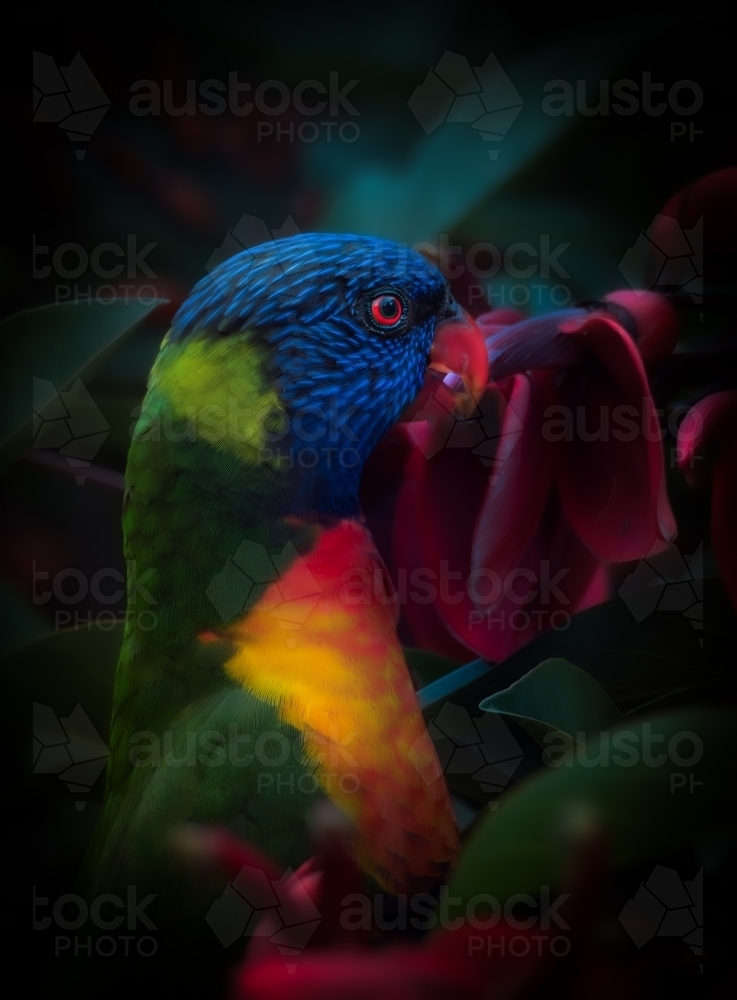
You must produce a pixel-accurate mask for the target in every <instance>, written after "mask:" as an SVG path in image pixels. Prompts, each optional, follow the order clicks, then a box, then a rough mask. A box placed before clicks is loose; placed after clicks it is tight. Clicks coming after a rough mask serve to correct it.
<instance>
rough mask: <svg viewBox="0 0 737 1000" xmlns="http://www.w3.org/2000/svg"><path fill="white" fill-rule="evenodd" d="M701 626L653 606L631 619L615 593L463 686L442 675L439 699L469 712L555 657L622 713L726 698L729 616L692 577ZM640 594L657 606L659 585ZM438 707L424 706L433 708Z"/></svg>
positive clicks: (725, 603) (718, 598)
mask: <svg viewBox="0 0 737 1000" xmlns="http://www.w3.org/2000/svg"><path fill="white" fill-rule="evenodd" d="M694 586H695V587H696V588H697V589H698V593H699V596H700V597H702V599H703V607H704V612H705V618H706V622H707V624H708V628H706V629H704V630H697V629H695V628H694V626H693V624H692V621H691V619H690V618H688V617H686V616H685V615H684V614H682V613H680V612H675V611H674V612H670V611H654V612H653V613H651V614H649V615H647V616H645V617H644V618H642V620H640V621H637V619H636V618H635V616H634V615H633V614H632V612H631V611H630V610H629V609H628V607H627V605H626V604H625V602H624V601H623V600H622V599H621V598H615V599H614V600H612V601H607V602H605V603H603V604H598V605H597V606H596V607H593V608H589V609H588V610H587V611H582V612H580V613H579V614H577V615H574V616H573V617H572V618H571V620H570V623H569V625H568V628H566V629H562V630H561V631H557V632H556V631H549V632H543V633H541V634H540V635H539V636H538V637H537V638H536V639H533V641H532V642H530V643H528V644H527V645H526V646H523V647H522V648H521V649H519V650H517V652H516V653H513V654H512V655H511V656H509V657H507V659H506V660H503V661H502V662H501V663H497V664H495V665H493V666H491V668H490V669H489V670H488V671H486V672H484V673H482V675H481V676H480V677H478V678H476V679H474V680H471V681H470V683H469V682H468V679H467V678H466V677H465V675H463V674H462V673H461V672H460V671H457V672H456V673H457V677H458V683H457V684H453V676H452V675H448V676H447V677H446V679H445V680H446V687H445V691H444V697H446V698H447V699H448V700H451V701H452V702H453V703H454V704H456V705H463V706H464V707H465V708H467V709H468V710H469V711H471V712H473V711H474V710H475V709H476V708H477V706H478V704H479V702H480V701H482V700H483V699H485V698H488V697H489V696H491V695H493V694H496V693H498V692H500V691H503V690H505V689H506V688H508V687H509V686H510V685H511V684H513V683H514V682H515V681H518V680H519V679H520V678H522V677H524V675H525V674H527V673H528V672H529V671H530V670H533V669H534V668H535V667H537V666H538V664H540V663H542V662H543V661H545V660H548V659H551V658H558V657H562V658H564V659H566V660H568V661H569V662H571V663H575V664H576V666H578V667H579V668H580V669H581V670H583V671H585V672H586V673H587V674H588V675H589V676H590V677H592V678H594V680H596V681H597V682H598V683H599V684H600V685H601V687H602V688H603V689H604V691H606V693H607V694H608V696H609V697H610V698H611V700H612V701H613V702H614V704H615V705H616V706H617V708H618V709H619V710H620V711H621V712H622V713H623V714H624V715H626V714H628V713H629V712H635V711H641V710H642V709H643V708H645V707H647V706H648V705H652V706H655V705H657V706H658V707H663V706H664V705H665V704H674V705H675V704H684V703H688V702H693V701H694V700H695V699H696V700H697V699H701V700H704V699H705V698H710V699H712V700H717V699H722V698H731V697H733V695H734V693H733V690H732V691H731V692H730V688H732V689H733V687H734V676H735V675H734V668H733V666H732V662H733V659H734V649H733V647H734V636H735V634H736V633H737V614H735V610H734V608H733V607H732V605H731V603H730V601H729V598H728V597H727V594H726V591H725V590H724V585H723V584H722V582H721V580H716V579H708V580H696V581H694ZM652 589H653V595H652V596H653V601H654V603H653V602H652V601H649V599H648V598H647V588H646V589H645V590H643V591H642V592H641V593H642V595H643V598H644V599H645V600H646V603H648V604H649V605H650V604H651V605H652V606H653V607H654V606H655V604H657V599H658V597H659V596H660V593H661V589H659V588H657V587H656V588H652ZM438 707H439V706H438V705H437V704H434V705H433V706H432V708H433V711H437V709H438Z"/></svg>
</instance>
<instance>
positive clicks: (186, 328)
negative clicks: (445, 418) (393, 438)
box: [93, 235, 488, 894]
mask: <svg viewBox="0 0 737 1000" xmlns="http://www.w3.org/2000/svg"><path fill="white" fill-rule="evenodd" d="M429 364H432V365H434V366H435V367H438V368H440V369H441V370H444V371H451V370H452V371H455V372H456V373H457V374H460V375H461V376H463V378H464V379H465V380H466V382H467V383H468V385H469V388H470V389H471V391H472V392H478V391H480V390H481V389H482V388H483V386H484V385H485V383H486V376H487V373H488V369H487V360H486V349H485V346H484V342H483V339H482V337H481V335H480V333H479V331H478V329H477V328H476V327H475V325H474V324H473V322H472V321H470V320H469V319H468V318H467V317H465V315H464V314H463V313H462V311H461V310H460V309H459V308H458V306H457V305H456V303H455V302H454V300H453V299H452V297H451V295H450V293H449V291H448V288H447V285H446V282H445V279H444V278H443V276H442V275H441V274H440V272H439V271H438V270H437V269H436V268H435V267H434V266H433V265H432V264H431V263H429V262H428V261H427V260H426V259H424V258H423V257H422V256H420V255H418V254H416V253H414V252H412V251H409V250H407V249H405V248H403V247H400V246H399V245H396V244H393V243H389V242H385V241H381V240H377V239H373V238H366V237H355V236H333V235H302V236H295V237H292V238H289V239H285V240H280V241H276V242H274V243H270V244H265V245H263V246H259V247H256V248H253V249H250V250H247V251H245V252H243V253H240V254H238V255H237V256H235V257H232V258H231V259H229V260H227V261H226V262H225V263H224V264H222V265H221V266H220V267H219V268H217V269H216V270H215V271H213V273H212V274H211V275H210V276H209V277H207V278H206V279H204V280H203V281H201V282H200V283H199V284H198V285H197V286H196V287H195V288H194V290H193V291H192V293H191V295H190V296H189V298H188V299H187V300H186V302H185V303H184V304H183V305H182V307H181V308H180V309H179V311H178V313H177V314H176V316H175V317H174V320H173V323H172V327H171V330H170V331H169V333H168V334H167V336H166V338H165V340H164V342H163V344H162V347H161V351H160V353H159V356H158V358H157V360H156V363H155V365H154V367H153V370H152V372H151V376H150V381H149V386H148V393H147V396H146V399H145V402H144V405H143V408H142V412H141V416H140V419H139V420H138V423H137V425H136V428H135V432H134V436H133V441H132V446H131V449H130V455H129V460H128V468H127V477H126V493H125V500H124V513H123V526H124V536H125V552H126V558H127V559H128V560H129V561H130V565H131V566H132V567H133V568H134V570H135V572H134V573H132V574H131V580H130V581H129V613H128V622H127V626H126V632H125V638H124V642H123V648H122V652H121V655H120V661H119V665H118V669H117V675H116V681H115V696H114V710H113V719H112V733H111V760H110V764H109V770H108V774H107V788H106V801H105V806H104V813H103V818H102V822H101V825H100V829H99V831H98V837H97V841H96V854H95V860H94V866H93V867H94V870H95V878H96V882H97V884H98V886H100V887H105V886H112V885H113V884H114V883H116V882H117V883H118V884H133V883H135V884H137V885H139V886H140V885H145V886H147V887H151V886H153V887H154V888H156V889H157V891H161V892H164V891H165V890H164V888H163V886H162V885H157V884H156V875H155V874H154V875H152V872H154V873H155V872H157V871H160V872H163V871H164V870H165V868H166V858H167V853H168V851H169V848H168V846H167V844H168V841H167V836H168V834H169V833H170V831H171V830H173V829H175V828H176V827H177V826H179V825H181V824H184V823H187V822H188V821H197V822H201V823H208V824H226V825H228V826H230V827H231V828H232V829H233V830H234V831H235V832H237V833H238V834H239V835H240V836H242V837H243V838H244V839H246V840H248V841H249V842H251V843H252V844H255V845H256V846H260V847H261V848H263V849H265V850H268V853H269V854H270V855H271V856H273V857H276V858H278V859H279V860H280V861H281V862H282V863H284V864H285V865H290V866H296V865H297V864H299V863H300V862H301V861H303V860H304V859H305V857H306V856H307V855H308V853H309V838H308V834H307V829H306V819H305V817H306V816H307V815H308V814H309V812H310V806H311V804H313V803H314V802H315V801H316V800H318V799H320V798H327V799H329V800H331V801H332V802H333V803H334V804H335V805H336V806H337V807H338V808H339V809H340V810H341V811H342V812H343V813H344V814H345V816H346V817H347V818H348V819H349V820H350V822H351V824H352V825H353V827H354V829H355V838H356V839H355V845H356V852H357V856H358V858H359V861H360V864H361V865H362V867H363V869H364V871H365V872H366V873H367V874H368V875H369V876H371V878H372V879H373V880H374V881H375V883H377V884H378V885H379V886H380V887H381V888H382V890H384V891H385V892H388V893H391V894H397V893H400V892H406V891H422V890H424V889H426V888H428V887H431V886H432V885H434V884H436V883H437V881H438V880H439V879H440V878H441V877H442V876H443V873H444V872H445V871H446V870H447V868H448V866H449V865H450V863H451V862H452V860H453V858H454V855H455V853H456V850H457V847H458V834H457V829H456V824H455V821H454V817H453V813H452V810H451V807H450V803H449V799H448V793H447V789H446V786H445V783H444V780H443V777H442V773H441V770H440V767H439V765H438V761H437V758H436V755H435V751H434V748H433V745H432V743H431V741H430V739H429V737H428V734H427V731H426V729H425V726H424V723H423V719H422V715H421V712H420V709H419V707H418V703H417V700H416V697H415V693H414V689H413V686H412V683H411V678H410V674H409V671H408V668H407V664H406V662H405V659H404V656H403V653H402V649H401V646H400V645H399V642H398V639H397V635H396V632H395V625H396V618H395V605H394V604H393V602H392V599H391V596H390V588H391V584H390V583H388V579H387V577H386V573H385V571H384V568H383V564H382V562H381V559H380V557H379V556H378V554H377V551H376V549H375V548H374V545H373V543H372V540H371V536H370V534H369V532H368V530H367V529H366V527H365V525H364V523H363V520H362V515H361V510H360V506H359V501H358V488H359V481H360V478H361V472H362V468H363V465H364V462H365V460H366V458H367V456H368V455H369V453H370V452H371V450H372V448H373V447H374V445H375V444H376V443H377V441H378V440H379V439H380V438H381V437H382V435H383V434H384V433H385V431H386V430H387V429H388V428H389V426H390V425H391V424H392V423H394V422H395V421H396V420H397V419H398V418H399V416H400V415H401V414H402V413H403V412H404V411H405V409H406V408H407V406H408V405H409V404H410V403H411V402H412V401H413V399H414V398H415V397H416V396H417V394H418V392H419V391H420V389H421V387H422V385H423V379H424V377H425V371H426V368H427V367H428V365H429ZM144 580H145V586H144V585H143V583H142V581H144ZM142 593H143V594H144V595H145V598H144V599H145V601H146V602H147V603H145V604H143V605H142V603H141V602H142ZM144 612H145V613H144ZM161 878H162V880H163V876H161Z"/></svg>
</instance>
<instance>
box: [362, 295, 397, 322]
mask: <svg viewBox="0 0 737 1000" xmlns="http://www.w3.org/2000/svg"><path fill="white" fill-rule="evenodd" d="M403 312H404V306H403V303H402V300H401V299H400V298H399V296H398V295H386V294H385V295H377V296H376V298H375V299H372V301H371V303H370V313H371V318H372V320H373V322H374V324H375V325H377V326H383V327H387V328H388V327H396V326H398V325H399V322H400V320H401V319H402V314H403Z"/></svg>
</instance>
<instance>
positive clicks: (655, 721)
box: [450, 708, 737, 904]
mask: <svg viewBox="0 0 737 1000" xmlns="http://www.w3.org/2000/svg"><path fill="white" fill-rule="evenodd" d="M735 726H737V713H735V712H734V711H733V710H728V709H717V708H698V709H688V710H679V711H675V712H668V713H663V714H660V715H656V716H652V717H651V718H650V719H648V720H647V721H638V722H636V723H632V724H631V725H629V726H623V727H617V728H616V729H614V730H611V731H609V732H605V733H602V735H601V737H600V738H599V739H598V740H595V741H593V742H592V743H591V744H589V745H587V746H586V747H585V748H582V747H581V748H578V749H577V751H576V753H574V754H573V756H572V759H571V760H569V761H568V762H567V764H565V765H563V766H558V767H556V768H554V769H551V770H548V769H546V768H543V770H542V771H538V772H537V773H536V774H535V775H533V776H532V777H530V778H528V779H526V780H525V781H522V782H520V783H519V784H518V785H516V786H515V788H514V789H512V790H510V791H509V792H507V793H506V794H504V795H503V796H502V798H501V800H500V802H499V806H498V809H497V811H496V812H494V813H491V814H489V815H488V816H487V817H486V818H485V820H483V822H481V823H480V825H479V826H478V827H477V828H476V830H475V832H474V833H473V834H472V835H471V837H470V839H469V841H468V843H467V844H466V847H465V849H464V851H463V853H462V855H461V859H460V862H459V865H458V867H457V869H456V871H455V874H454V876H453V879H452V881H451V886H450V894H451V896H458V897H461V899H462V900H464V901H465V902H467V901H468V900H469V899H470V898H471V897H472V896H474V895H477V894H478V893H482V892H484V893H491V894H492V895H493V896H494V897H495V898H496V899H497V900H498V901H499V902H500V903H502V904H503V903H504V902H505V901H506V900H507V899H509V897H510V896H512V895H514V894H515V893H522V892H529V893H535V892H539V891H540V889H541V887H542V886H556V885H561V884H562V883H563V882H564V881H565V879H566V877H567V873H568V870H569V868H570V865H571V863H572V862H573V860H574V857H575V852H576V850H577V847H578V846H580V843H581V833H582V830H583V829H584V828H586V829H592V828H594V829H598V830H601V832H602V833H603V835H604V837H605V839H606V842H607V845H608V850H609V861H610V863H611V864H612V866H613V867H615V868H621V867H627V866H629V865H633V864H636V863H639V862H644V861H648V860H650V859H653V860H655V859H659V858H662V857H665V856H667V855H668V852H670V851H677V850H681V849H685V848H686V847H689V846H692V845H695V844H697V843H699V842H701V841H702V840H705V839H706V838H708V837H712V836H714V835H719V834H720V833H721V832H722V831H724V830H725V829H731V826H730V824H733V823H734V819H733V812H732V810H731V807H730V804H731V803H732V801H733V795H734V791H733V789H734V786H733V769H734V765H733V743H734V732H735ZM681 737H683V739H681Z"/></svg>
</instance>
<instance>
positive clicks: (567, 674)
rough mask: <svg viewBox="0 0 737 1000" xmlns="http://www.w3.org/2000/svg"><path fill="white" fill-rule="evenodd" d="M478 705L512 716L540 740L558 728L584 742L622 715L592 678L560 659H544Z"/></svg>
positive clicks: (487, 710) (484, 708)
mask: <svg viewBox="0 0 737 1000" xmlns="http://www.w3.org/2000/svg"><path fill="white" fill-rule="evenodd" d="M479 707H480V708H482V709H483V710H484V711H485V712H496V713H497V714H499V715H508V716H512V717H513V718H515V719H517V720H518V721H519V722H520V723H521V725H523V726H524V727H525V729H527V731H528V732H529V733H530V734H531V735H532V736H534V737H535V739H537V740H538V742H543V741H544V738H545V737H546V736H547V735H548V734H549V733H550V732H551V731H553V730H555V731H559V732H562V733H565V734H567V735H568V736H571V737H572V738H573V739H574V740H576V741H577V742H579V743H582V742H584V740H585V739H586V737H588V736H590V735H593V734H596V733H599V732H600V731H601V730H602V729H606V728H607V727H608V726H610V725H612V724H613V723H615V722H618V721H619V720H620V719H621V718H622V713H621V712H620V711H619V709H618V708H617V706H616V705H615V704H614V702H613V701H612V699H611V698H610V697H609V695H608V694H607V693H606V691H605V690H604V688H603V687H602V686H601V685H600V684H598V683H597V682H596V681H595V680H594V679H593V677H591V676H590V675H589V674H587V673H586V671H585V670H580V669H579V668H578V667H574V665H573V664H572V663H569V662H568V660H564V659H561V658H558V659H550V660H545V661H544V662H543V663H541V664H539V665H538V666H537V667H535V668H534V669H533V670H530V672H529V673H527V674H525V675H524V677H521V678H520V679H519V680H518V681H515V682H514V683H513V684H510V686H509V687H508V688H505V689H504V690H503V691H498V692H497V693H496V694H492V695H490V696H489V697H488V698H485V699H484V700H483V701H482V702H481V705H480V706H479Z"/></svg>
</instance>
